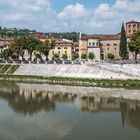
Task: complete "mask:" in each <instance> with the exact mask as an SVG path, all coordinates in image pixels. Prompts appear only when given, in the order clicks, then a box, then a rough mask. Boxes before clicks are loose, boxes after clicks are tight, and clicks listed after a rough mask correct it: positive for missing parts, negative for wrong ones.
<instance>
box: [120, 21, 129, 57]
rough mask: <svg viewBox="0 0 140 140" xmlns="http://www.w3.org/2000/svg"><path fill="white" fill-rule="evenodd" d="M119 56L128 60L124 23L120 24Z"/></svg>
mask: <svg viewBox="0 0 140 140" xmlns="http://www.w3.org/2000/svg"><path fill="white" fill-rule="evenodd" d="M120 56H121V58H122V59H127V58H128V51H127V38H126V33H125V28H124V23H122V28H121V38H120Z"/></svg>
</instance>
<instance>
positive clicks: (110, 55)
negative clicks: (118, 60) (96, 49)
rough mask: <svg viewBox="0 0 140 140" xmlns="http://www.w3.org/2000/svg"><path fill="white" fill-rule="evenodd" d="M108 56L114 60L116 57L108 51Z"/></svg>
mask: <svg viewBox="0 0 140 140" xmlns="http://www.w3.org/2000/svg"><path fill="white" fill-rule="evenodd" d="M107 58H108V59H110V60H113V59H114V58H115V56H114V54H112V53H108V55H107Z"/></svg>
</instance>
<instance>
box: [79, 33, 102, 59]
mask: <svg viewBox="0 0 140 140" xmlns="http://www.w3.org/2000/svg"><path fill="white" fill-rule="evenodd" d="M99 44H100V41H99V38H98V37H94V36H90V35H84V36H81V39H80V40H79V59H81V55H82V54H86V55H87V57H88V55H89V53H94V55H95V60H100V59H101V48H100V46H99Z"/></svg>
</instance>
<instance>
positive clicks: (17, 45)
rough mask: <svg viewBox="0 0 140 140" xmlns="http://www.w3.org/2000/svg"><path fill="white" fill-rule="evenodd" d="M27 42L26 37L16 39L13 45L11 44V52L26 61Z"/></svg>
mask: <svg viewBox="0 0 140 140" xmlns="http://www.w3.org/2000/svg"><path fill="white" fill-rule="evenodd" d="M26 45H27V40H26V37H20V38H15V39H14V41H13V43H12V44H11V50H12V52H13V53H17V55H20V56H21V57H22V60H24V49H26V48H27V46H26Z"/></svg>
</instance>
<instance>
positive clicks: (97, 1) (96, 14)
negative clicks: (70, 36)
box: [0, 0, 140, 34]
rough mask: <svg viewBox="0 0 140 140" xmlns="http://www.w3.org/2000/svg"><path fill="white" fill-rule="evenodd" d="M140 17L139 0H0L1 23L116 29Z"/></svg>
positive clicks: (96, 30) (63, 28)
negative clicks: (123, 23)
mask: <svg viewBox="0 0 140 140" xmlns="http://www.w3.org/2000/svg"><path fill="white" fill-rule="evenodd" d="M130 20H137V21H140V0H0V26H3V27H20V28H29V29H36V30H37V31H43V32H66V31H78V32H79V31H80V32H83V33H89V34H93V33H104V34H108V33H117V32H120V28H121V24H122V22H123V21H124V22H126V21H130Z"/></svg>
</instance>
